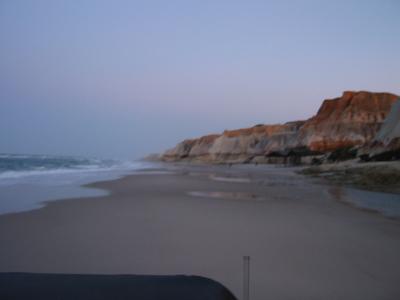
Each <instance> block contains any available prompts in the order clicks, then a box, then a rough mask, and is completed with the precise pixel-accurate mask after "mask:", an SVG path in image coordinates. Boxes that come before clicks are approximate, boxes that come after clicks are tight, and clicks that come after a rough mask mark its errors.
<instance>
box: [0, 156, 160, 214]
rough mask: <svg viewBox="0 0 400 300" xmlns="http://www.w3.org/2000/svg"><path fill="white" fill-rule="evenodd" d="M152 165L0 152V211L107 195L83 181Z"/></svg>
mask: <svg viewBox="0 0 400 300" xmlns="http://www.w3.org/2000/svg"><path fill="white" fill-rule="evenodd" d="M153 167H154V164H152V163H148V162H141V161H126V160H115V159H99V158H87V157H74V156H54V155H29V154H27V155H25V154H24V155H21V154H0V214H7V213H14V212H22V211H29V210H32V209H37V208H40V207H42V206H43V205H45V202H46V201H50V200H56V199H57V200H58V199H66V198H74V197H93V196H101V195H106V194H107V192H106V191H103V190H99V189H94V188H87V187H82V185H84V184H88V183H91V182H96V181H102V180H112V179H117V178H119V177H121V176H124V175H128V174H132V173H134V172H136V171H138V170H141V169H146V168H153Z"/></svg>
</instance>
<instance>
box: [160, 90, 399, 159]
mask: <svg viewBox="0 0 400 300" xmlns="http://www.w3.org/2000/svg"><path fill="white" fill-rule="evenodd" d="M397 98H398V96H396V95H393V94H389V93H371V92H365V91H360V92H344V93H343V95H342V96H341V97H338V98H335V99H327V100H325V101H324V102H323V103H322V105H321V107H320V109H319V110H318V112H317V114H316V115H315V116H313V117H311V118H310V119H308V120H306V121H295V122H288V123H285V124H274V125H264V124H260V125H256V126H253V127H250V128H243V129H236V130H226V131H224V132H223V133H222V134H213V135H207V136H203V137H200V138H197V139H188V140H185V141H183V142H181V143H179V144H178V145H176V146H175V147H174V148H172V149H170V150H167V151H166V152H165V153H164V154H163V156H162V159H163V160H165V161H180V160H189V161H203V162H215V163H221V162H222V163H245V162H250V161H253V162H286V161H287V160H286V159H287V158H288V157H306V156H308V157H311V156H312V155H318V154H326V153H329V152H332V151H336V150H339V149H344V148H351V147H361V146H363V145H368V144H370V143H371V142H372V141H373V140H374V138H375V136H376V134H377V132H378V131H379V130H380V128H381V126H382V123H383V121H384V120H385V118H386V116H387V115H388V113H389V111H390V109H391V107H392V105H393V103H394V102H395V101H396V99H397ZM399 110H400V109H399ZM392 118H396V117H392ZM397 120H398V119H397ZM392 123H393V121H392V122H391V124H392ZM388 126H389V125H388ZM390 126H392V125H390ZM392 127H393V126H392ZM392 127H390V128H392ZM396 128H397V127H396ZM388 130H389V129H388ZM388 130H386V131H385V132H387V131H388ZM389 131H390V130H389ZM381 135H382V136H383V134H381ZM389 136H390V135H389ZM389 136H388V135H387V134H386V135H385V137H386V140H387V139H388V138H389ZM394 140H396V139H394ZM396 141H397V140H396ZM393 143H397V142H393ZM277 158H279V159H277ZM282 158H284V159H282Z"/></svg>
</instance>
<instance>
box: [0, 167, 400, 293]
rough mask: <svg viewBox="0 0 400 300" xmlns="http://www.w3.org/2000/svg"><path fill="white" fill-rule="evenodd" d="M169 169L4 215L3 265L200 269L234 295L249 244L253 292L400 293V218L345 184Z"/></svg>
mask: <svg viewBox="0 0 400 300" xmlns="http://www.w3.org/2000/svg"><path fill="white" fill-rule="evenodd" d="M159 171H161V170H159ZM164 171H165V170H164ZM168 171H169V173H168V174H166V173H161V172H160V173H158V174H157V173H151V172H149V173H148V174H133V175H128V176H125V177H123V178H119V179H115V180H111V181H108V180H107V181H98V182H95V183H90V184H88V185H87V186H88V187H95V188H102V189H106V190H109V191H110V193H109V195H107V196H100V197H91V198H73V199H65V200H59V201H50V202H49V203H48V204H47V205H46V206H45V207H44V208H41V209H38V210H34V211H29V212H23V213H15V214H12V215H11V214H10V215H3V216H0V238H1V244H2V247H1V248H0V271H2V272H10V271H21V272H28V271H29V272H50V273H54V272H55V273H85V274H86V273H90V274H93V273H96V274H153V275H154V274H160V275H163V274H164V275H170V274H188V275H200V276H205V277H209V278H212V279H215V280H217V281H219V282H221V283H222V284H224V285H225V286H227V287H228V288H229V289H230V290H232V291H233V292H234V294H235V295H236V296H240V295H241V288H242V273H241V272H242V269H241V267H242V257H243V256H244V255H250V256H251V258H252V262H253V265H252V267H251V270H252V274H251V278H252V282H251V285H252V290H254V291H257V292H256V294H254V295H253V296H252V299H256V300H261V299H266V298H268V297H269V298H271V297H272V298H274V299H283V298H285V299H296V298H297V299H298V297H299V295H301V296H302V297H303V298H313V297H314V298H318V297H319V298H321V297H322V296H324V299H337V298H338V297H342V298H343V297H344V298H352V299H371V300H372V299H377V298H385V297H386V298H387V299H396V297H397V296H398V295H400V289H399V288H398V284H397V279H398V278H399V276H400V271H399V270H400V260H399V259H398V253H399V251H400V240H399V238H398V237H399V236H400V224H399V222H398V221H396V220H392V219H388V218H386V217H383V216H381V215H377V214H372V213H366V212H365V211H362V210H359V209H354V208H351V207H349V206H348V205H343V203H340V202H338V201H337V199H340V197H342V198H343V197H344V196H345V193H346V191H345V190H344V189H342V188H340V187H335V186H323V185H319V184H316V183H315V182H314V181H313V180H311V179H310V178H307V177H305V176H303V175H298V174H295V173H293V170H291V169H288V168H275V167H270V166H268V167H261V168H259V167H252V166H239V167H234V166H233V167H231V168H229V167H220V166H217V167H212V168H210V167H205V166H185V167H184V166H179V167H177V168H175V169H174V168H171V169H169V170H168ZM171 171H172V172H173V173H171ZM221 178H222V179H223V180H220V179H221ZM240 178H248V179H249V181H246V182H244V181H242V180H239V179H240ZM193 192H198V193H197V194H193ZM191 193H192V194H191ZM210 193H214V194H210ZM382 233H383V234H382ZM372 257H373V259H371V258H372ZM388 265H390V266H391V267H390V268H389V267H388ZM266 270H268V271H266ZM364 270H368V272H369V273H371V274H372V277H369V276H365V272H364ZM373 278H374V279H373ZM350 283H351V284H350ZM392 296H393V297H392ZM395 296H396V297H395Z"/></svg>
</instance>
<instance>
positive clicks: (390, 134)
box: [374, 99, 400, 146]
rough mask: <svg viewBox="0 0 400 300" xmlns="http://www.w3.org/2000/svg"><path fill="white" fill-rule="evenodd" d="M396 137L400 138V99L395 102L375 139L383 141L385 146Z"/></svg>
mask: <svg viewBox="0 0 400 300" xmlns="http://www.w3.org/2000/svg"><path fill="white" fill-rule="evenodd" d="M395 139H400V99H399V100H397V102H396V103H394V104H393V106H392V109H391V110H390V113H389V115H388V116H387V118H386V120H385V121H384V122H383V125H382V127H381V129H380V130H379V132H378V133H377V135H376V137H375V139H374V141H376V142H380V143H382V144H383V146H388V145H389V144H390V143H392V142H393V141H394V140H395Z"/></svg>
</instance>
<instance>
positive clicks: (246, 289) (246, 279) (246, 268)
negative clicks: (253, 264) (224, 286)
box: [243, 256, 250, 300]
mask: <svg viewBox="0 0 400 300" xmlns="http://www.w3.org/2000/svg"><path fill="white" fill-rule="evenodd" d="M243 300H250V256H243Z"/></svg>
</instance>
